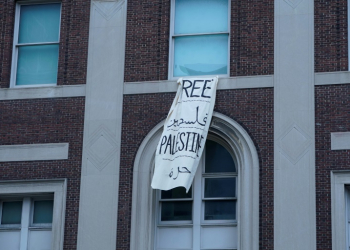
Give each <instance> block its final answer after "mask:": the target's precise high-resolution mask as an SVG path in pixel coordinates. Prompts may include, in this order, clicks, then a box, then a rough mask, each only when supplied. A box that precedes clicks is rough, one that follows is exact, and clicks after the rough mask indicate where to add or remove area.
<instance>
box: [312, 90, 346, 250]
mask: <svg viewBox="0 0 350 250" xmlns="http://www.w3.org/2000/svg"><path fill="white" fill-rule="evenodd" d="M349 97H350V85H330V86H317V87H316V88H315V101H316V102H315V107H316V228H317V230H316V233H317V249H319V250H327V249H328V250H331V249H332V221H331V175H330V173H331V170H345V169H346V170H350V150H336V151H332V150H331V132H348V131H350V107H349V101H350V98H349ZM344 220H345V218H344Z"/></svg>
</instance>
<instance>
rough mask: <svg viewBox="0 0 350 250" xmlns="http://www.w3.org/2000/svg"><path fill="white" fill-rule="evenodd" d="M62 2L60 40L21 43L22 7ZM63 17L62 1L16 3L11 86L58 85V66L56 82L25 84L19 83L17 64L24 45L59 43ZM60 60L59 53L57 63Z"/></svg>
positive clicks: (59, 22) (59, 25)
mask: <svg viewBox="0 0 350 250" xmlns="http://www.w3.org/2000/svg"><path fill="white" fill-rule="evenodd" d="M54 3H57V4H60V15H59V20H58V27H59V28H58V41H53V42H35V43H19V42H18V39H19V24H20V15H21V7H22V6H25V5H45V4H54ZM61 19H62V3H61V2H58V1H56V0H53V1H52V0H48V1H46V2H24V1H19V2H17V4H16V10H15V27H14V36H13V37H14V39H13V52H12V65H11V80H10V87H11V88H25V87H48V86H56V85H57V73H58V67H57V69H56V80H55V82H54V83H43V84H24V85H17V79H16V78H17V66H18V60H19V58H18V54H19V53H18V50H19V48H20V47H22V46H35V45H51V44H52V45H59V41H60V35H61ZM58 60H59V53H58V56H57V62H56V63H57V65H58Z"/></svg>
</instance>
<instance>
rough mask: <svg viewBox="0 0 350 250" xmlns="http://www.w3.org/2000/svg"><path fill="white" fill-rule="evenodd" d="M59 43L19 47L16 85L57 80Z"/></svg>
mask: <svg viewBox="0 0 350 250" xmlns="http://www.w3.org/2000/svg"><path fill="white" fill-rule="evenodd" d="M57 69H58V45H38V46H23V47H19V48H18V64H17V81H16V85H30V84H50V83H51V84H54V83H56V82H57Z"/></svg>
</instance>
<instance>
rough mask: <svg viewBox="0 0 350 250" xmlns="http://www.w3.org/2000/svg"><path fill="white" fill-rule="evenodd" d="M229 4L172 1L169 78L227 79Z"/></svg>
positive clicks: (225, 0)
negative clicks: (215, 77) (211, 77)
mask: <svg viewBox="0 0 350 250" xmlns="http://www.w3.org/2000/svg"><path fill="white" fill-rule="evenodd" d="M229 9H230V8H229V1H228V0H172V21H171V28H170V35H171V43H170V54H171V56H170V57H169V58H170V62H169V78H174V77H180V76H199V75H228V73H229V72H228V68H229V67H228V65H229Z"/></svg>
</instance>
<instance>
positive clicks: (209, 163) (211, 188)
mask: <svg viewBox="0 0 350 250" xmlns="http://www.w3.org/2000/svg"><path fill="white" fill-rule="evenodd" d="M219 142H220V143H219ZM225 144H226V143H225V142H224V141H222V140H221V139H219V138H213V140H207V141H206V146H205V151H204V152H203V156H202V159H201V162H200V165H199V166H198V170H197V172H196V175H195V177H194V180H193V183H192V187H191V189H190V190H189V192H188V193H186V191H185V188H183V187H178V188H174V189H172V190H169V191H161V192H158V198H157V199H158V202H157V203H158V204H157V205H158V208H157V210H158V219H157V220H158V223H157V229H156V231H157V232H156V240H155V242H156V243H155V250H161V249H194V250H200V249H211V250H214V249H220V250H221V249H230V250H233V249H237V245H238V244H237V214H236V213H237V212H236V211H237V209H236V206H237V188H236V187H237V168H236V163H235V162H236V161H235V160H234V158H233V157H232V154H231V153H230V151H229V150H228V149H227V148H228V145H226V146H223V145H225Z"/></svg>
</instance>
